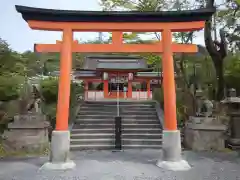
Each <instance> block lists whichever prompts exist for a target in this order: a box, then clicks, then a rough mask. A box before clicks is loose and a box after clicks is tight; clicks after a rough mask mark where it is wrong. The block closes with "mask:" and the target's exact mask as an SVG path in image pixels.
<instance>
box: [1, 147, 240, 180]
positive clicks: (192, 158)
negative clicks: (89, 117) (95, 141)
mask: <svg viewBox="0 0 240 180" xmlns="http://www.w3.org/2000/svg"><path fill="white" fill-rule="evenodd" d="M160 156H161V152H160V151H156V150H143V151H140V150H128V151H125V152H110V151H95V152H94V151H93V152H75V153H73V154H72V159H73V160H74V161H75V162H76V165H77V166H76V168H75V169H74V170H68V171H46V170H41V169H40V167H41V165H42V164H43V163H44V162H46V161H47V159H48V158H47V157H40V158H39V157H38V158H33V157H32V158H20V159H2V160H0V180H240V158H239V156H238V155H237V154H236V153H194V152H190V151H186V152H184V158H185V159H187V160H188V162H189V163H190V165H191V166H192V169H191V170H189V171H185V172H173V171H166V170H163V169H161V168H158V167H157V166H156V165H155V164H156V161H157V160H158V158H160Z"/></svg>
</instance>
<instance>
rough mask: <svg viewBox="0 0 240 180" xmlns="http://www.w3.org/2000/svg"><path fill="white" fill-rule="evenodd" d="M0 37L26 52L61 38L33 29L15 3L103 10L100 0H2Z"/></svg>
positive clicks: (198, 39)
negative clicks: (34, 46) (18, 11)
mask: <svg viewBox="0 0 240 180" xmlns="http://www.w3.org/2000/svg"><path fill="white" fill-rule="evenodd" d="M1 1H2V2H1V5H0V37H1V38H2V39H4V40H6V41H7V42H8V43H9V44H10V46H11V48H12V49H14V50H16V51H19V52H24V51H26V50H33V44H34V43H46V44H49V43H55V42H56V40H60V39H61V33H59V32H49V31H37V30H31V29H30V28H29V27H28V25H27V23H26V22H25V21H24V20H23V19H22V17H21V15H20V14H19V13H17V12H16V10H15V5H24V6H32V7H39V8H50V9H67V10H101V7H100V6H99V4H98V0H86V1H83V0H1ZM97 35H98V34H97V33H87V32H86V33H85V32H84V33H75V34H74V38H75V39H82V40H88V39H94V38H96V37H97ZM196 36H197V37H196V38H195V39H194V43H195V44H202V45H203V44H204V39H203V32H202V31H201V32H199V33H196Z"/></svg>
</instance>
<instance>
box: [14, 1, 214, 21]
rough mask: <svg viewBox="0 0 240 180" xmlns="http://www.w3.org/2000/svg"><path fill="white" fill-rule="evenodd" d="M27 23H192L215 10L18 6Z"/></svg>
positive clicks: (17, 8) (203, 19) (207, 16)
mask: <svg viewBox="0 0 240 180" xmlns="http://www.w3.org/2000/svg"><path fill="white" fill-rule="evenodd" d="M16 10H17V11H18V12H19V13H21V14H22V17H23V19H24V20H25V21H29V20H36V21H54V22H192V21H205V20H208V19H209V18H210V17H211V16H212V14H213V13H214V12H215V11H216V9H215V8H201V9H196V10H184V11H155V12H152V11H148V12H139V11H73V10H55V9H42V8H34V7H26V6H18V5H17V6H16Z"/></svg>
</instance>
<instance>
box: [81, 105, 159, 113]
mask: <svg viewBox="0 0 240 180" xmlns="http://www.w3.org/2000/svg"><path fill="white" fill-rule="evenodd" d="M119 109H120V110H121V111H137V112H139V111H143V110H144V111H146V112H148V111H150V112H151V111H156V109H155V108H154V107H130V106H128V107H120V108H119ZM80 111H117V107H104V106H99V107H88V106H81V108H80Z"/></svg>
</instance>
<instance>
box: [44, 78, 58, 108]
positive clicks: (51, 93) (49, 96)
mask: <svg viewBox="0 0 240 180" xmlns="http://www.w3.org/2000/svg"><path fill="white" fill-rule="evenodd" d="M40 89H41V93H42V96H43V97H44V100H45V103H46V104H51V103H55V102H57V98H58V79H57V78H52V77H50V78H47V79H44V80H42V81H41V83H40Z"/></svg>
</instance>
